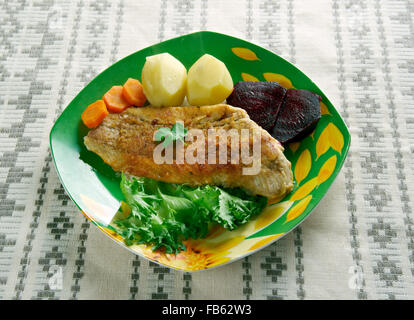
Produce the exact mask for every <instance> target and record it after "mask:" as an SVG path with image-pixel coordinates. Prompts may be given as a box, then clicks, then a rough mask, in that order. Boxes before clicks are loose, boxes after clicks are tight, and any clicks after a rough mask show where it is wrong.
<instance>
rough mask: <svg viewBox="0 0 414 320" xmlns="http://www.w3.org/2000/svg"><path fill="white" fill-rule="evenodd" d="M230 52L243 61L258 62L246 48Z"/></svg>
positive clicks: (234, 49) (253, 54)
mask: <svg viewBox="0 0 414 320" xmlns="http://www.w3.org/2000/svg"><path fill="white" fill-rule="evenodd" d="M231 51H233V53H234V54H235V55H236V56H238V57H239V58H242V59H244V60H249V61H253V60H260V59H259V58H258V57H257V56H256V54H255V53H254V52H253V51H252V50H250V49H247V48H231Z"/></svg>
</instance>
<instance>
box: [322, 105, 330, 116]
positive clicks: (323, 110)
mask: <svg viewBox="0 0 414 320" xmlns="http://www.w3.org/2000/svg"><path fill="white" fill-rule="evenodd" d="M321 114H322V115H324V114H331V113H330V112H329V110H328V107H327V106H326V104H324V103H323V102H321Z"/></svg>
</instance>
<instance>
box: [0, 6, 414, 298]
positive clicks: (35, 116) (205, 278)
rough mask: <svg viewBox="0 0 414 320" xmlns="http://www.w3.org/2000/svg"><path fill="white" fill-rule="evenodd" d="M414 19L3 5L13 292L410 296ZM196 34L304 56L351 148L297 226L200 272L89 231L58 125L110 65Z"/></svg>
mask: <svg viewBox="0 0 414 320" xmlns="http://www.w3.org/2000/svg"><path fill="white" fill-rule="evenodd" d="M413 14H414V2H413V1H412V0H392V1H391V0H386V1H382V0H367V1H358V0H345V1H342V0H317V1H307V0H287V1H269V0H260V1H252V0H243V1H242V0H238V1H213V0H198V1H184V0H177V1H166V0H163V1H156V0H145V1H132V0H131V1H127V0H113V1H109V0H102V1H98V0H94V1H82V0H76V1H64V0H50V1H41V0H39V1H38V0H36V1H35V0H33V1H5V0H4V1H0V299H50V298H51V299H71V298H75V299H213V298H214V299H413V298H414V241H413V240H414V231H413V218H414V215H413V204H414V203H413V198H414V157H413V153H414V102H413V101H414V76H413V73H414V50H413V48H414V26H413ZM198 30H211V31H217V32H221V33H226V34H229V35H232V36H236V37H239V38H242V39H246V40H249V41H252V42H254V43H256V44H259V45H261V46H264V47H265V48H268V49H270V50H272V51H274V52H276V53H277V54H279V55H281V56H282V57H284V58H286V59H287V60H289V61H291V62H293V63H294V64H295V65H296V66H298V67H299V68H300V69H301V70H302V71H303V72H305V73H306V74H307V75H308V76H309V77H310V78H311V79H313V80H314V81H315V82H316V84H317V85H318V86H319V87H320V88H321V89H322V91H323V92H325V94H326V95H327V96H328V97H329V99H330V100H331V101H332V102H333V104H334V105H335V106H336V108H337V109H338V110H339V111H340V113H341V115H342V116H343V118H344V119H345V121H346V123H347V125H348V126H349V128H350V132H351V135H352V142H351V149H350V152H349V155H348V158H347V161H346V163H345V165H344V167H343V169H342V171H341V173H340V174H339V176H338V178H337V179H336V181H335V182H334V184H333V185H332V187H331V189H330V190H329V193H328V195H327V196H326V197H325V198H324V199H323V200H322V202H321V204H320V205H319V207H318V208H317V209H316V210H315V212H314V213H313V214H312V215H311V217H310V218H309V219H307V220H306V221H305V222H304V223H303V224H302V225H301V226H300V227H298V228H297V229H296V230H295V231H293V232H291V233H290V234H289V235H288V236H286V237H284V238H283V239H281V240H280V241H278V242H276V243H275V244H273V245H271V246H270V247H267V248H266V249H264V250H262V251H260V252H258V253H256V254H254V255H252V256H249V257H248V258H245V259H243V260H240V261H238V262H235V263H232V264H229V265H226V266H224V267H220V268H217V269H214V270H211V271H203V272H197V273H192V274H188V273H183V272H179V271H173V270H170V269H168V268H163V267H160V266H158V265H156V264H153V263H149V262H148V261H147V260H145V259H141V258H138V257H136V256H134V255H133V254H131V253H130V252H128V251H127V250H124V249H122V248H121V247H119V246H118V245H117V244H115V243H114V242H113V241H112V240H110V239H109V238H107V237H106V236H105V235H104V234H103V233H102V232H100V231H99V230H98V229H97V228H95V227H94V226H92V224H91V223H89V222H88V221H87V220H86V219H85V218H84V216H83V215H82V214H81V213H80V212H79V211H78V210H77V209H76V207H75V205H74V204H73V203H72V202H71V201H70V199H69V198H68V196H67V195H66V194H65V192H64V190H63V188H62V186H61V184H60V182H59V179H58V177H57V174H56V171H55V168H54V166H53V163H52V160H51V155H50V150H49V140H48V135H49V131H50V128H51V126H52V124H53V123H54V121H55V119H56V118H57V116H58V115H59V114H60V113H61V111H62V110H63V109H64V108H65V107H66V106H67V104H68V103H69V102H70V101H71V100H72V99H73V98H74V97H75V95H76V94H77V93H78V92H79V91H80V90H81V89H82V88H83V87H84V86H85V85H86V84H87V83H88V82H89V81H90V80H91V79H92V78H93V77H94V76H95V75H97V74H98V73H99V72H101V71H102V70H104V69H105V68H107V67H108V66H109V65H111V64H112V63H113V62H115V61H116V60H118V59H120V58H122V57H124V56H126V55H128V54H130V53H133V52H135V51H137V50H140V49H142V48H144V47H146V46H149V45H152V44H154V43H157V42H159V41H163V40H166V39H169V38H172V37H175V36H177V35H181V34H185V33H190V32H194V31H198ZM60 280H62V281H61V282H60Z"/></svg>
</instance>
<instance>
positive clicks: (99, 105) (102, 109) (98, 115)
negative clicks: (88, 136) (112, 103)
mask: <svg viewBox="0 0 414 320" xmlns="http://www.w3.org/2000/svg"><path fill="white" fill-rule="evenodd" d="M108 113H109V112H108V110H107V108H106V105H105V102H104V101H103V100H98V101H95V102H94V103H92V104H90V105H89V106H88V107H87V108H86V109H85V111H83V113H82V115H81V119H82V121H83V123H84V124H85V126H87V127H88V128H89V129H92V128H96V127H97V126H98V125H99V124H100V123H101V122H102V121H103V119H105V117H106V116H107V115H108Z"/></svg>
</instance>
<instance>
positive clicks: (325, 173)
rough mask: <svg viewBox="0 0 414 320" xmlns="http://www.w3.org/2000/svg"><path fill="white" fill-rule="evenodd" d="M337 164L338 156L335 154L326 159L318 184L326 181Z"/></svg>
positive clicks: (319, 174)
mask: <svg viewBox="0 0 414 320" xmlns="http://www.w3.org/2000/svg"><path fill="white" fill-rule="evenodd" d="M335 166H336V156H335V155H333V156H332V157H330V158H329V159H328V160H326V161H325V163H324V164H323V166H322V168H321V169H320V170H319V173H318V184H321V183H323V182H325V181H326V180H327V179H328V178H329V177H330V176H331V174H332V172H334V170H335Z"/></svg>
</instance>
